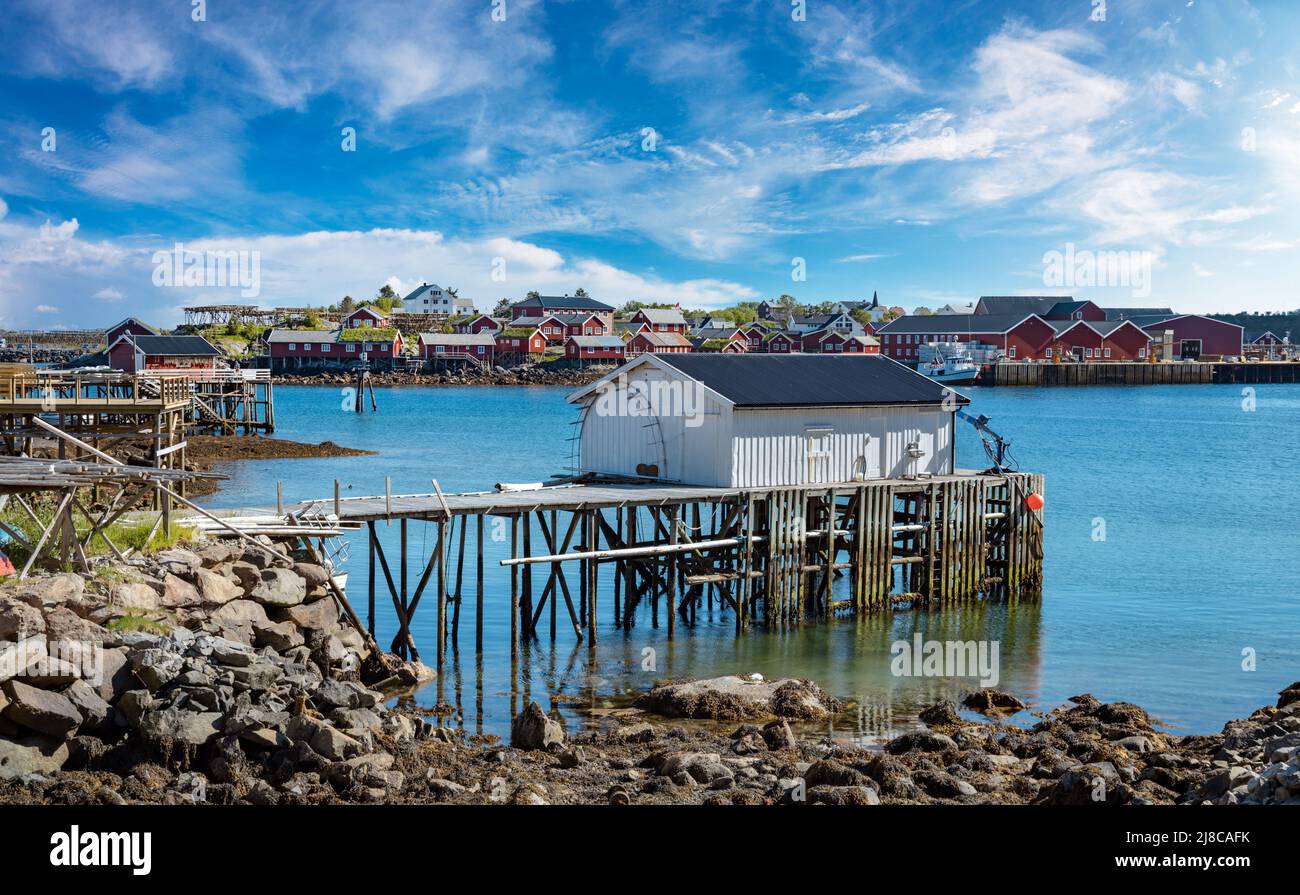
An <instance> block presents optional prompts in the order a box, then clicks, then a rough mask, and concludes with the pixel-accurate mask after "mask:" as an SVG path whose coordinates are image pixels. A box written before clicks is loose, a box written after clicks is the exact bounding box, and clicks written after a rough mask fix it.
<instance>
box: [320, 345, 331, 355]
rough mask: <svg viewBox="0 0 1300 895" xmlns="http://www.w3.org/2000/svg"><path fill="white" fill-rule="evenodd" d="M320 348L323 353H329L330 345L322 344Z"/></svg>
mask: <svg viewBox="0 0 1300 895" xmlns="http://www.w3.org/2000/svg"><path fill="white" fill-rule="evenodd" d="M320 350H321V351H322V352H323V353H325V354H329V350H330V346H328V345H321V346H320Z"/></svg>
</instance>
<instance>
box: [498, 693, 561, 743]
mask: <svg viewBox="0 0 1300 895" xmlns="http://www.w3.org/2000/svg"><path fill="white" fill-rule="evenodd" d="M563 743H564V728H563V727H561V726H560V723H559V722H558V721H554V720H552V719H551V718H548V717H547V716H546V713H545V712H544V711H542V707H541V706H540V705H538V704H537V703H536V702H530V703H529V704H528V707H527V708H526V709H524V710H523V711H522V712H520V713H519V714H518V715H516V716H515V718H514V720H513V721H511V722H510V745H512V746H514V747H515V748H516V749H546V748H547V747H549V746H551V745H557V746H558V745H562V744H563Z"/></svg>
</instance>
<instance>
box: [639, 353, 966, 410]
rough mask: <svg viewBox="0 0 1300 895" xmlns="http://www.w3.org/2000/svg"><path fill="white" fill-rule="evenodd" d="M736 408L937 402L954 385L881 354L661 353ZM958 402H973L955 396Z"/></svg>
mask: <svg viewBox="0 0 1300 895" xmlns="http://www.w3.org/2000/svg"><path fill="white" fill-rule="evenodd" d="M655 357H656V358H657V359H658V360H661V361H663V362H664V363H666V364H668V365H669V366H672V367H675V368H676V369H678V370H680V371H681V372H682V373H684V374H686V375H687V376H689V377H691V378H692V379H695V380H697V381H699V382H702V383H703V384H704V385H706V386H708V387H709V388H711V389H713V391H715V392H717V393H718V394H720V395H722V396H723V397H724V398H726V399H727V400H728V401H731V402H732V403H733V404H735V405H736V406H737V407H833V406H861V405H864V404H939V403H940V402H942V401H943V400H944V398H945V396H947V395H948V394H950V390H949V389H948V388H947V387H946V386H944V385H942V384H940V383H938V382H935V381H934V380H933V379H929V378H927V377H925V376H922V375H921V374H920V373H917V372H916V371H915V370H912V369H911V368H909V367H905V366H903V365H902V364H900V363H898V362H897V361H893V360H890V359H889V358H887V357H882V356H881V355H878V354H866V355H857V356H847V357H846V356H841V357H837V356H835V355H827V354H792V355H787V356H782V355H775V354H734V355H732V354H658V355H655ZM957 403H958V404H969V403H970V401H969V400H968V399H966V398H963V397H962V396H960V395H957Z"/></svg>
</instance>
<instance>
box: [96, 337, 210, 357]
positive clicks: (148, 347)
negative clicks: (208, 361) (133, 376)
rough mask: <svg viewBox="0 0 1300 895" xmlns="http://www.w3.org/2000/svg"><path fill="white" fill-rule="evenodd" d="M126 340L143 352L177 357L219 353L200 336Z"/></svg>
mask: <svg viewBox="0 0 1300 895" xmlns="http://www.w3.org/2000/svg"><path fill="white" fill-rule="evenodd" d="M123 338H127V337H125V336H123ZM118 341H121V339H119V340H118ZM128 341H131V342H134V343H135V344H136V347H138V348H139V349H140V351H142V352H143V353H145V354H161V355H173V356H179V357H215V356H217V355H219V354H221V352H220V351H218V350H217V349H216V346H214V345H213V344H212V343H211V342H209V341H208V340H207V339H205V338H203V337H202V336H131V337H130V338H129V339H128ZM114 344H116V343H114Z"/></svg>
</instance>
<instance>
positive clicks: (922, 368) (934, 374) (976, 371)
mask: <svg viewBox="0 0 1300 895" xmlns="http://www.w3.org/2000/svg"><path fill="white" fill-rule="evenodd" d="M916 371H917V372H918V373H922V374H924V375H926V376H928V377H930V378H931V379H933V380H934V381H935V382H942V383H944V384H946V385H969V384H970V383H972V382H974V381H975V380H976V379H977V378H979V375H980V368H979V365H978V364H976V363H975V362H974V361H973V360H971V358H970V355H967V354H953V355H948V356H946V357H942V358H941V357H934V358H933V359H931V360H930V361H923V362H921V363H919V364H917V366H916Z"/></svg>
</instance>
